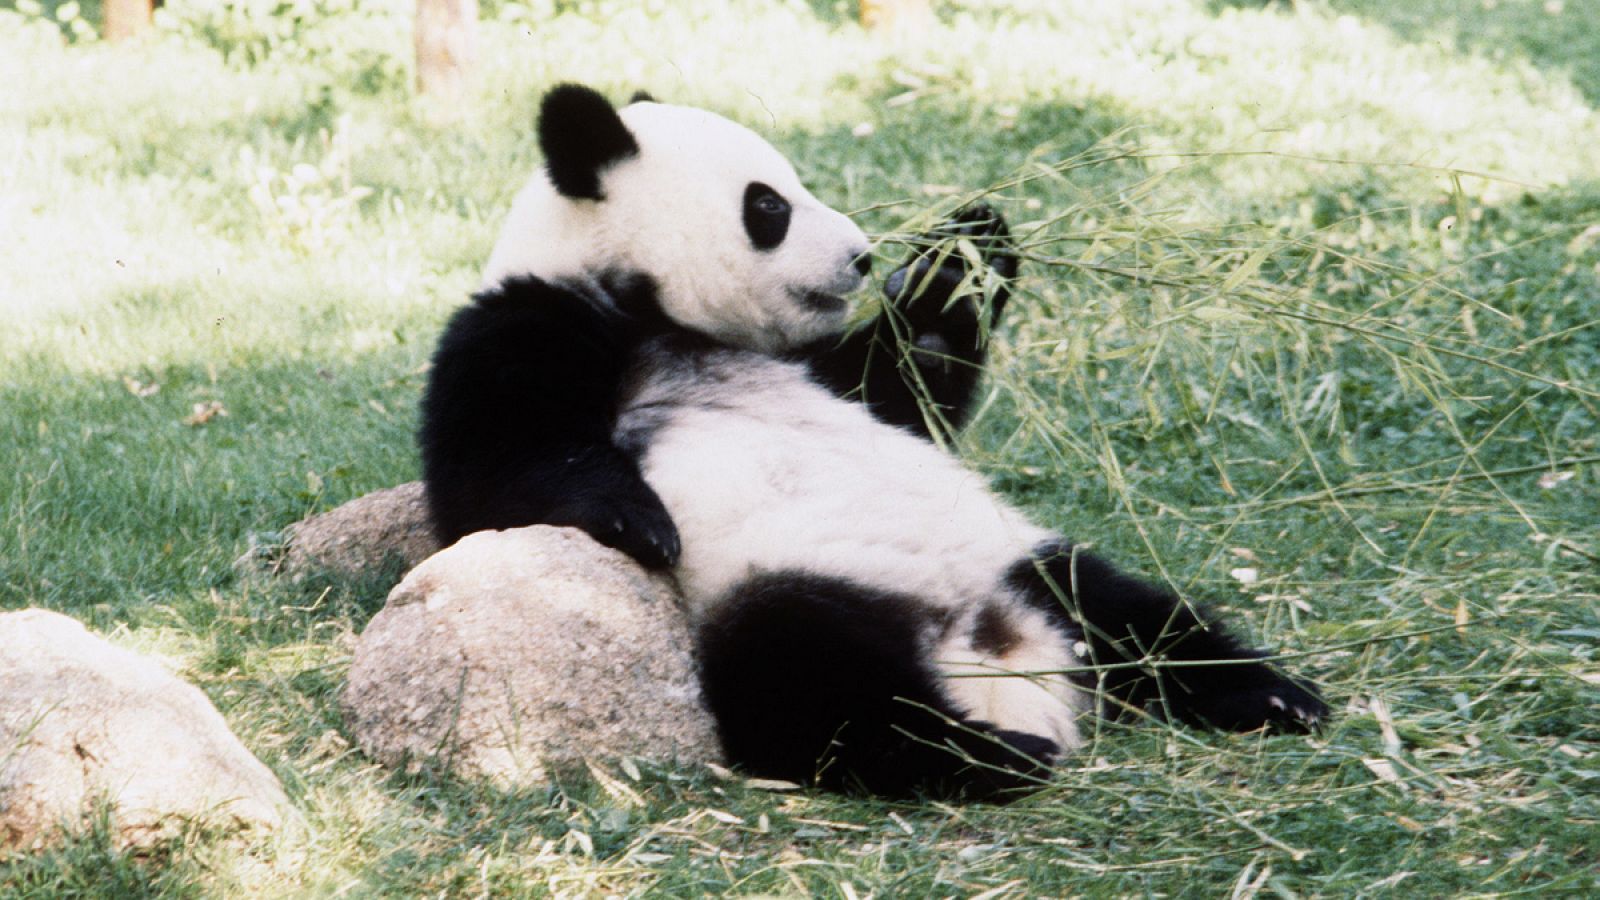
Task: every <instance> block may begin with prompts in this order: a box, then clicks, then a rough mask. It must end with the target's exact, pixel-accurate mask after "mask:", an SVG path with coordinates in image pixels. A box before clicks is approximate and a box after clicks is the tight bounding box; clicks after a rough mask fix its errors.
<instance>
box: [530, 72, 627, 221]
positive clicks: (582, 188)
mask: <svg viewBox="0 0 1600 900" xmlns="http://www.w3.org/2000/svg"><path fill="white" fill-rule="evenodd" d="M539 149H541V150H543V151H544V160H545V165H546V167H547V168H548V169H549V171H550V181H551V182H552V183H554V184H555V186H556V190H558V191H560V192H561V193H562V194H565V195H566V196H568V197H581V198H583V199H586V200H602V199H604V198H605V193H604V192H602V191H601V190H600V173H601V171H602V170H604V169H605V168H606V167H607V166H609V165H612V164H613V163H616V162H618V161H620V160H624V159H627V158H628V157H630V156H635V155H637V154H638V153H639V144H638V143H637V142H636V141H634V139H633V135H632V134H630V133H629V132H628V128H627V126H626V125H623V124H622V119H621V118H619V117H618V116H617V111H616V110H615V109H613V108H612V106H611V103H610V102H609V101H607V100H606V98H604V97H602V96H600V94H599V93H598V92H596V91H595V90H594V89H592V88H587V87H584V86H583V85H581V84H562V85H557V86H556V87H554V88H552V89H551V91H550V93H548V94H545V95H544V102H543V103H541V104H539Z"/></svg>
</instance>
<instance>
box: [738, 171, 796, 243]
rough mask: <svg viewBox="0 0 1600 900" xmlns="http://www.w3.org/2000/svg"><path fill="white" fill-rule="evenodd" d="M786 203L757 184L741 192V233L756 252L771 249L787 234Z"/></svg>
mask: <svg viewBox="0 0 1600 900" xmlns="http://www.w3.org/2000/svg"><path fill="white" fill-rule="evenodd" d="M790 211H791V210H790V206H789V201H787V200H785V199H783V195H782V194H779V193H778V192H777V191H775V190H773V189H772V188H770V187H767V186H766V185H764V184H762V183H761V182H759V181H752V182H750V184H749V186H748V187H746V188H745V189H744V231H745V234H748V235H749V236H750V243H751V244H752V245H754V246H755V248H756V249H757V250H771V249H773V248H774V247H776V246H778V245H779V244H781V243H783V238H784V236H785V235H787V234H788V233H789V213H790Z"/></svg>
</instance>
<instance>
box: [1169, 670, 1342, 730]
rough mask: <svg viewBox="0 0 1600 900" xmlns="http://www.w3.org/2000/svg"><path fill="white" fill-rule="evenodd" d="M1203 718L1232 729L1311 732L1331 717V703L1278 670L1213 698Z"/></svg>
mask: <svg viewBox="0 0 1600 900" xmlns="http://www.w3.org/2000/svg"><path fill="white" fill-rule="evenodd" d="M1196 711H1197V712H1198V713H1199V715H1200V718H1202V719H1203V720H1205V721H1206V722H1207V723H1209V724H1211V725H1214V726H1216V727H1218V728H1225V729H1228V730H1230V731H1255V730H1257V729H1261V728H1266V729H1269V730H1272V731H1283V732H1309V731H1315V730H1316V729H1317V728H1319V727H1321V725H1322V723H1323V722H1325V721H1326V720H1327V718H1328V704H1327V703H1325V702H1324V701H1323V699H1322V698H1321V697H1320V696H1318V695H1317V692H1316V691H1315V690H1314V689H1313V688H1312V687H1311V686H1310V685H1308V684H1306V683H1304V682H1301V681H1297V680H1295V679H1293V678H1288V677H1286V676H1283V675H1279V674H1277V673H1276V672H1273V673H1271V674H1270V675H1269V676H1268V677H1266V678H1263V679H1262V680H1261V681H1260V682H1258V683H1256V684H1253V685H1251V686H1250V687H1248V688H1244V689H1240V690H1233V691H1229V692H1227V693H1225V694H1222V695H1219V696H1216V697H1212V698H1210V699H1209V701H1208V702H1206V703H1204V704H1202V705H1201V706H1200V708H1198V709H1197V710H1196Z"/></svg>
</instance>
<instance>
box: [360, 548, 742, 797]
mask: <svg viewBox="0 0 1600 900" xmlns="http://www.w3.org/2000/svg"><path fill="white" fill-rule="evenodd" d="M691 646H692V645H691V641H690V637H689V629H688V624H687V620H686V618H685V616H684V613H683V611H682V610H681V609H680V608H679V606H678V603H677V599H676V594H675V593H674V592H673V590H672V589H671V588H670V586H669V585H668V584H667V583H666V582H665V580H663V579H660V578H653V577H652V576H650V575H648V574H647V573H646V572H645V571H644V570H643V569H641V568H640V567H639V566H638V565H637V564H635V563H634V562H633V561H632V560H630V559H629V558H628V557H626V556H625V555H623V554H622V553H619V552H617V551H615V550H612V549H609V548H607V547H602V546H600V545H599V544H598V543H596V542H595V541H593V540H592V539H590V538H589V537H588V535H585V534H583V533H582V532H580V531H577V530H574V529H570V528H551V527H547V526H533V527H531V528H519V529H513V530H509V531H485V532H479V533H477V534H473V535H469V536H467V537H466V538H463V539H462V540H461V541H460V542H458V543H456V544H455V545H454V546H452V547H450V548H448V549H446V550H444V551H441V552H440V553H438V554H436V555H435V556H433V557H431V558H430V559H428V560H427V561H426V562H424V563H422V564H421V565H419V566H417V567H416V568H415V569H413V570H412V571H411V573H410V574H409V575H407V576H406V578H405V580H404V581H402V582H401V583H400V584H399V585H398V586H397V587H395V589H394V590H393V591H392V592H391V593H390V594H389V599H388V604H387V605H386V606H385V607H384V609H383V610H382V611H380V612H379V613H378V614H377V616H375V617H374V618H373V619H372V622H371V623H370V624H369V625H368V626H367V628H366V631H365V632H363V633H362V635H361V639H360V642H359V644H358V645H357V647H356V654H355V660H354V661H353V663H352V664H351V667H350V680H349V683H348V684H347V685H346V688H345V692H344V696H343V698H342V704H343V707H344V710H345V717H346V721H347V723H348V724H349V726H350V730H351V732H352V733H353V734H354V735H355V737H356V740H357V741H358V742H359V744H360V745H361V747H362V749H363V750H365V751H366V752H367V754H368V755H370V756H372V757H373V758H375V759H377V760H378V761H379V762H382V763H384V764H386V765H391V766H400V765H409V766H413V767H414V766H415V765H416V764H418V763H419V762H421V761H423V760H432V761H435V762H436V763H439V764H442V765H444V766H445V767H447V768H449V769H451V770H453V771H455V772H457V773H460V774H463V775H469V776H481V777H487V778H489V779H491V780H493V781H496V782H499V783H501V784H505V785H528V784H535V783H538V782H540V781H543V780H544V779H545V778H546V777H547V774H548V771H549V769H550V768H551V767H557V768H560V767H564V766H565V765H568V764H571V763H575V762H577V761H578V760H582V759H594V758H607V757H612V758H615V757H623V756H634V757H642V758H649V759H657V760H677V761H680V762H690V763H693V762H703V761H715V760H717V759H718V758H719V756H720V751H719V749H718V744H717V739H716V732H715V728H714V726H713V724H712V720H711V716H710V713H708V712H707V711H706V709H705V707H704V703H703V701H702V699H701V695H700V687H699V681H698V678H697V674H696V671H695V665H694V660H693V658H692V656H691V653H690V648H691Z"/></svg>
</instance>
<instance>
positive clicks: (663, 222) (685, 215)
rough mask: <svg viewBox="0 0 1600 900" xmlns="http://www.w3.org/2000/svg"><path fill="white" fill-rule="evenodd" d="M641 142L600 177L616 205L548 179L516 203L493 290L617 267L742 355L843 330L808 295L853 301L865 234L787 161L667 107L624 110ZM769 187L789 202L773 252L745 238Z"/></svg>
mask: <svg viewBox="0 0 1600 900" xmlns="http://www.w3.org/2000/svg"><path fill="white" fill-rule="evenodd" d="M620 115H621V117H622V120H623V123H624V124H626V125H627V127H628V130H629V131H630V132H632V134H633V136H634V140H635V141H636V142H637V143H638V144H639V154H638V156H636V157H630V158H627V159H624V160H622V161H620V162H618V163H617V164H615V165H614V166H612V167H610V168H609V169H606V170H604V172H603V174H602V176H601V182H600V186H601V190H602V191H603V192H604V193H605V199H604V200H601V201H593V200H573V199H570V198H567V197H563V196H561V195H560V194H559V193H557V192H556V190H555V188H554V187H553V186H552V185H551V184H550V181H549V179H548V177H546V175H545V174H544V173H543V172H542V171H541V172H540V173H538V174H537V175H535V176H534V178H533V179H532V180H531V181H530V182H529V183H528V185H527V186H526V187H525V188H523V189H522V192H521V193H520V194H518V195H517V199H516V201H515V203H514V204H513V205H512V208H511V215H510V217H509V218H508V219H507V221H506V225H505V228H504V230H503V231H502V232H501V235H500V239H499V241H498V242H497V243H496V244H495V248H494V252H493V253H492V254H491V255H490V257H489V264H488V266H487V267H486V268H485V271H484V283H485V285H486V286H488V285H494V284H498V283H500V282H501V281H503V280H505V279H506V278H507V277H509V276H513V275H537V276H539V277H541V278H571V277H579V276H582V275H584V274H587V273H592V272H596V271H600V270H604V269H608V268H615V269H624V270H632V271H638V272H645V273H648V274H649V275H650V276H651V277H653V278H655V279H656V281H657V284H658V285H659V287H660V288H661V299H662V307H663V309H664V311H665V312H666V313H667V315H668V316H670V317H672V319H673V320H674V321H676V322H678V323H679V324H681V325H684V326H686V327H688V328H691V329H694V330H696V331H700V332H702V333H705V334H709V335H711V336H713V337H717V338H720V339H722V340H724V341H726V342H728V343H731V344H734V345H736V346H741V347H750V348H753V349H759V350H765V351H769V352H770V351H774V350H780V349H783V348H786V347H792V346H795V345H797V344H800V343H804V342H805V341H808V340H811V339H813V338H817V337H822V336H825V335H828V334H832V333H835V332H837V331H838V330H839V328H840V326H841V324H842V322H843V319H844V316H845V315H846V311H845V310H844V309H843V308H840V309H838V310H831V311H827V312H821V311H818V310H816V309H815V308H814V307H812V306H808V305H807V304H805V303H803V302H802V301H801V299H800V298H801V296H802V295H804V294H806V293H807V292H817V293H822V294H829V295H835V296H837V295H842V294H847V293H850V292H851V291H854V290H856V289H857V288H859V287H860V286H861V283H862V276H861V274H860V273H859V272H857V271H856V270H855V269H854V268H853V266H852V262H853V261H854V260H855V259H856V258H857V257H858V256H860V255H862V254H863V253H865V252H866V251H867V249H868V248H867V238H866V235H864V234H862V232H861V229H860V228H858V227H856V225H855V223H853V222H851V221H850V220H849V219H848V218H846V217H845V216H844V215H842V214H840V213H838V212H836V211H834V210H832V209H830V208H828V207H827V206H824V205H823V204H822V203H821V202H820V201H818V200H817V199H816V198H815V197H813V196H811V193H810V192H809V191H807V190H806V189H805V186H804V185H802V184H801V183H800V179H799V177H798V176H797V175H796V174H795V171H794V167H793V166H791V165H790V164H789V161H788V160H786V159H785V158H784V157H783V155H782V154H780V153H779V152H778V151H777V150H776V149H774V148H773V147H772V145H771V144H768V143H767V142H766V141H765V140H762V139H761V137H759V136H758V135H756V134H755V132H753V131H750V130H749V129H748V128H745V127H743V126H742V125H738V124H736V123H734V122H730V121H728V120H727V119H724V118H722V117H721V116H718V115H716V114H715V113H710V112H707V111H705V110H702V109H693V108H691V107H684V106H670V105H667V104H663V103H635V104H633V105H631V106H628V107H625V108H624V109H622V110H620ZM754 181H759V182H762V183H764V184H766V185H767V186H768V187H771V188H772V189H773V190H775V191H777V192H778V193H779V194H781V195H782V196H783V197H784V199H786V200H787V201H788V202H789V204H790V206H791V207H792V210H793V211H792V214H791V219H790V222H789V230H788V234H787V236H786V237H785V239H784V241H783V242H782V243H781V244H780V245H778V246H777V247H776V248H774V249H772V250H769V251H758V250H756V249H755V248H754V247H752V246H751V245H750V241H749V238H748V236H747V235H746V233H745V230H744V221H743V201H744V191H745V188H746V187H747V186H748V185H749V184H750V183H751V182H754Z"/></svg>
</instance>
